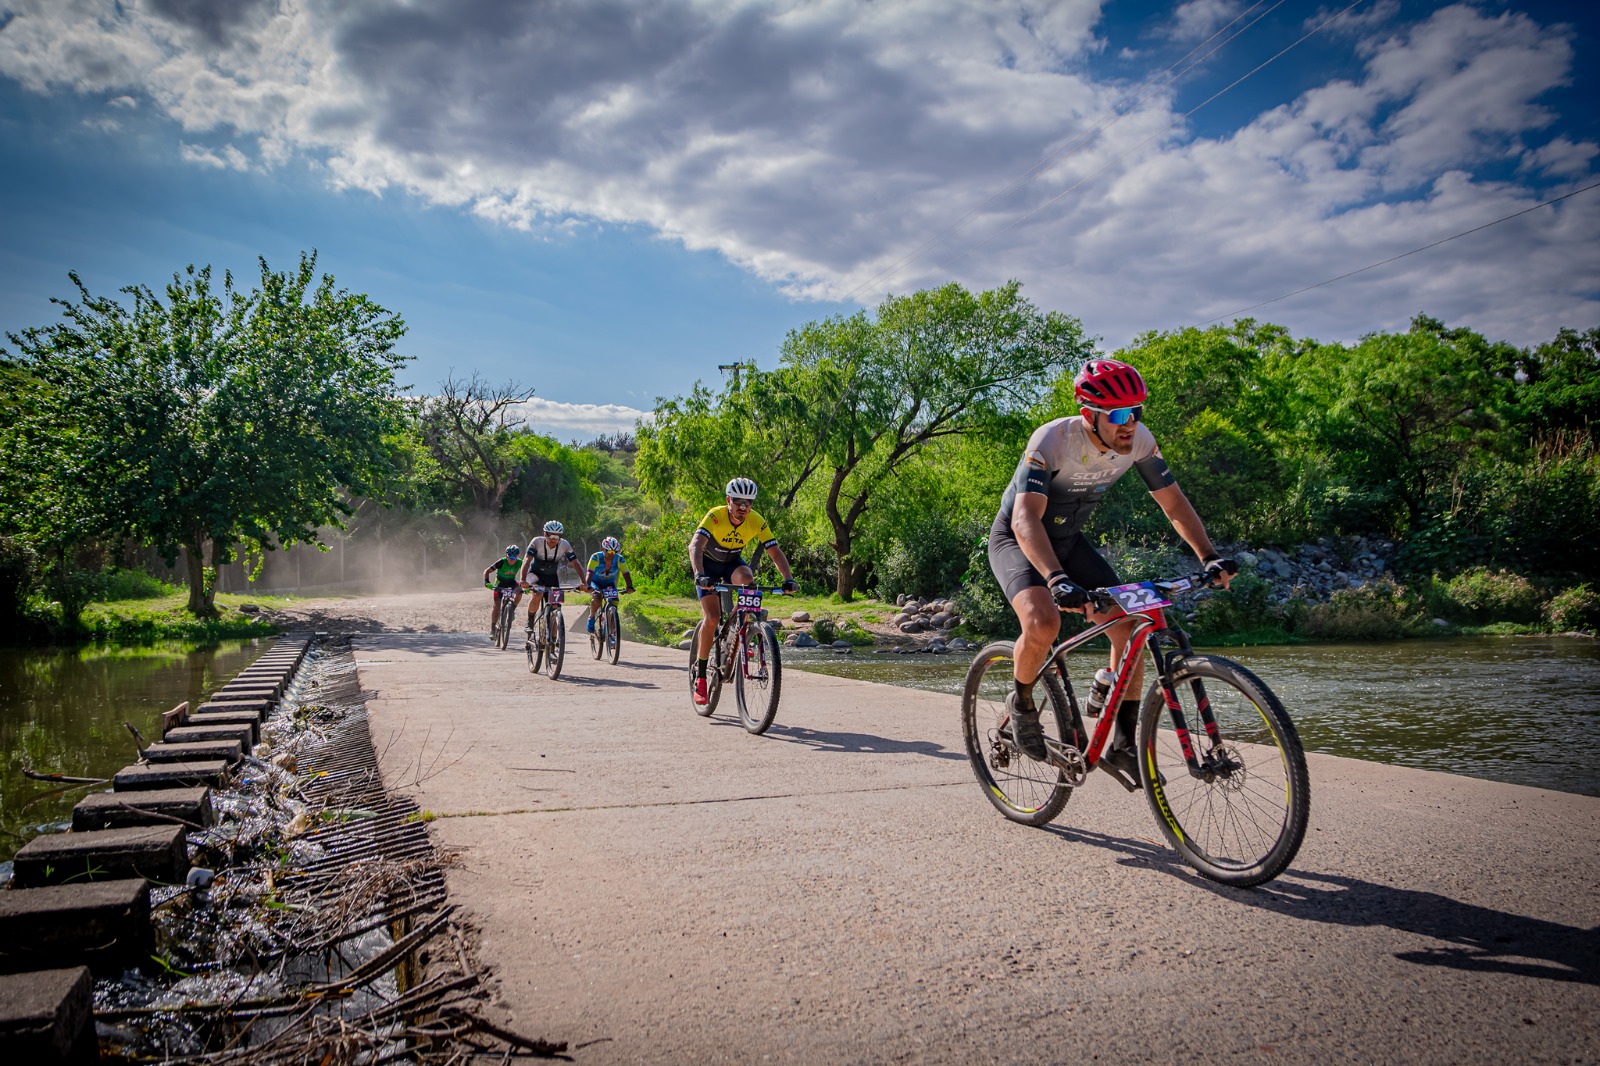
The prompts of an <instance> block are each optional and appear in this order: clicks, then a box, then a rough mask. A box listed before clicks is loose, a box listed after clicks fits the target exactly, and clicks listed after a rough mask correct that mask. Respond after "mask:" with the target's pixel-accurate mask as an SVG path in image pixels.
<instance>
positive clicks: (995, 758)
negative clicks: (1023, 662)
mask: <svg viewBox="0 0 1600 1066" xmlns="http://www.w3.org/2000/svg"><path fill="white" fill-rule="evenodd" d="M1015 655H1016V645H1015V644H1013V643H1012V642H1011V641H1009V640H1001V641H996V642H995V643H993V644H987V645H985V646H984V647H983V648H982V649H981V650H980V651H979V652H978V656H977V658H975V659H973V660H972V666H971V667H970V668H968V670H967V683H966V687H965V689H964V690H963V691H962V694H961V733H962V736H963V737H964V738H965V740H966V745H967V758H968V760H970V761H971V763H972V772H973V773H974V774H976V775H977V777H978V783H979V784H980V785H982V786H983V794H984V795H985V796H987V797H988V798H989V802H990V803H992V804H994V806H995V809H996V810H998V811H999V812H1000V813H1001V814H1003V815H1005V816H1006V817H1007V818H1009V819H1011V820H1012V821H1013V822H1020V823H1022V824H1023V825H1032V826H1041V825H1045V824H1047V823H1049V822H1050V820H1051V819H1053V818H1054V817H1055V816H1056V815H1058V814H1060V813H1061V808H1063V807H1065V806H1066V805H1067V800H1069V799H1071V798H1072V786H1071V785H1070V784H1068V783H1067V778H1066V774H1065V773H1064V772H1063V771H1062V770H1061V769H1060V768H1059V767H1057V766H1055V765H1054V764H1052V763H1048V762H1036V761H1035V760H1033V759H1030V758H1028V757H1027V756H1026V755H1024V754H1023V753H1022V752H1021V751H1019V750H1017V746H1016V743H1015V741H1013V740H1012V738H1011V730H1010V728H1009V726H1010V719H1011V715H1010V712H1009V711H1008V710H1007V709H1006V697H1007V696H1008V695H1010V694H1011V693H1012V691H1013V690H1014V689H1013V683H1012V678H1013V670H1014V666H1015V662H1014V657H1015ZM1041 680H1042V681H1043V682H1044V684H1043V688H1044V695H1045V697H1046V698H1044V699H1043V700H1040V699H1039V695H1040V693H1039V687H1040V686H1039V685H1037V684H1035V686H1034V699H1035V701H1036V702H1038V703H1039V705H1040V706H1039V710H1040V715H1039V719H1040V722H1041V724H1042V725H1043V726H1044V734H1045V739H1046V743H1056V744H1059V743H1060V742H1061V738H1062V737H1064V736H1066V735H1067V713H1066V706H1067V695H1066V692H1064V691H1063V690H1062V688H1061V682H1060V681H1059V680H1057V679H1056V676H1055V674H1054V673H1053V672H1052V671H1051V670H1049V669H1046V670H1045V672H1044V674H1043V675H1041Z"/></svg>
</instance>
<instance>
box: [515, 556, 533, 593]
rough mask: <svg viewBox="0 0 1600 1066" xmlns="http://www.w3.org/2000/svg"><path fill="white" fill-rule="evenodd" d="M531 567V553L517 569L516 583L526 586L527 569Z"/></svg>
mask: <svg viewBox="0 0 1600 1066" xmlns="http://www.w3.org/2000/svg"><path fill="white" fill-rule="evenodd" d="M532 565H533V553H532V552H529V553H528V554H527V555H526V556H525V557H524V558H523V560H522V566H520V567H519V568H518V569H517V583H518V584H521V585H526V584H528V568H529V567H530V566H532Z"/></svg>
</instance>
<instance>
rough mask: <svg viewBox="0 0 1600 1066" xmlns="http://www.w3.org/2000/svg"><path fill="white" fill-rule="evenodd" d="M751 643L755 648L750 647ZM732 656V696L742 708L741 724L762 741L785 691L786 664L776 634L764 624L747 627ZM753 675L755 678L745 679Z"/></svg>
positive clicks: (775, 715)
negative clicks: (781, 656) (784, 673)
mask: <svg viewBox="0 0 1600 1066" xmlns="http://www.w3.org/2000/svg"><path fill="white" fill-rule="evenodd" d="M752 639H754V641H755V644H754V646H753V647H752V646H751V645H750V644H748V643H747V642H748V641H750V640H752ZM733 655H734V664H735V665H734V669H733V695H734V698H735V700H736V701H737V702H738V704H739V720H740V721H741V722H743V723H744V727H745V729H746V731H748V732H750V733H754V734H755V735H756V736H758V737H759V736H760V735H761V734H762V733H765V732H766V731H767V730H768V729H770V728H772V720H773V719H774V718H776V717H777V716H778V697H779V695H780V694H781V693H782V691H783V663H782V662H781V661H780V660H779V658H778V637H777V634H775V633H774V632H773V631H772V627H771V626H770V625H768V624H767V623H765V622H757V623H755V624H754V625H746V626H745V630H744V636H743V638H742V639H741V640H740V641H739V642H738V644H737V645H736V646H735V647H734V649H733ZM752 659H753V660H754V662H752ZM752 671H753V672H754V676H751V677H746V676H745V675H746V673H750V672H752Z"/></svg>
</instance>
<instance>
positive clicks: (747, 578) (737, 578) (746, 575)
mask: <svg viewBox="0 0 1600 1066" xmlns="http://www.w3.org/2000/svg"><path fill="white" fill-rule="evenodd" d="M755 583H756V575H755V572H754V571H752V570H751V569H750V568H749V567H748V566H745V565H743V564H741V565H739V566H736V567H734V568H733V573H731V574H729V575H728V584H730V585H754V584H755Z"/></svg>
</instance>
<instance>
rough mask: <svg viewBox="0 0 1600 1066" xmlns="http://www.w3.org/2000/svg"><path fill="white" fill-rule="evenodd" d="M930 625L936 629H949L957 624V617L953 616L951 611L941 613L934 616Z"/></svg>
mask: <svg viewBox="0 0 1600 1066" xmlns="http://www.w3.org/2000/svg"><path fill="white" fill-rule="evenodd" d="M928 624H929V625H931V626H933V627H934V628H935V629H949V628H950V627H951V626H953V625H955V624H956V616H955V615H953V614H951V613H950V612H949V611H940V612H939V613H938V614H936V615H934V616H933V618H932V619H931V620H930V621H929V623H928Z"/></svg>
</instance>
